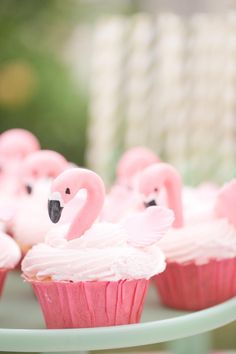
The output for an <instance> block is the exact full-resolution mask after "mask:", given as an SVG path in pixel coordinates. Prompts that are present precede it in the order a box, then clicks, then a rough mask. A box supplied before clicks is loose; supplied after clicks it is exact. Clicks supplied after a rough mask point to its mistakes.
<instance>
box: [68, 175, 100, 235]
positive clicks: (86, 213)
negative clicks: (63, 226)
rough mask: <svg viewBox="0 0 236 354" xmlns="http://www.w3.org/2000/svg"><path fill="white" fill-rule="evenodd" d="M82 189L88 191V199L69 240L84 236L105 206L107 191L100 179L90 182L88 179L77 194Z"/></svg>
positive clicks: (76, 219)
mask: <svg viewBox="0 0 236 354" xmlns="http://www.w3.org/2000/svg"><path fill="white" fill-rule="evenodd" d="M80 189H86V191H87V198H86V201H85V203H84V205H83V207H82V208H81V209H80V210H79V212H78V213H77V214H76V216H75V217H74V219H73V221H72V223H71V226H70V228H69V231H68V233H67V239H68V240H72V239H74V238H77V237H80V236H82V235H83V234H84V233H85V231H86V230H88V229H89V228H90V227H91V226H92V224H93V223H94V222H95V220H96V219H97V217H98V215H99V214H100V212H101V209H102V207H103V204H104V199H105V190H104V186H103V183H102V181H101V180H100V179H98V180H97V181H96V180H94V181H91V182H90V181H89V178H88V179H87V180H84V183H82V184H81V185H80V188H78V190H77V192H78V191H79V190H80Z"/></svg>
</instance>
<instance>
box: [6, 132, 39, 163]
mask: <svg viewBox="0 0 236 354" xmlns="http://www.w3.org/2000/svg"><path fill="white" fill-rule="evenodd" d="M39 149H40V145H39V142H38V140H37V138H36V137H35V136H34V135H33V134H32V133H30V132H29V131H27V130H24V129H10V130H7V131H5V132H4V133H2V134H1V135H0V156H1V157H4V158H6V159H13V160H15V159H16V160H23V159H24V158H25V157H26V156H27V155H29V154H31V153H32V152H34V151H37V150H39Z"/></svg>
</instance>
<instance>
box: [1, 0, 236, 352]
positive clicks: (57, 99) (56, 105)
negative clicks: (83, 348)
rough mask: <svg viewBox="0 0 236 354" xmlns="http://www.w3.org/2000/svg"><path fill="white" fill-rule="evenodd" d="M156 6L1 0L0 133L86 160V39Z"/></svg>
mask: <svg viewBox="0 0 236 354" xmlns="http://www.w3.org/2000/svg"><path fill="white" fill-rule="evenodd" d="M152 4H153V2H151V1H147V2H146V4H145V1H135V0H134V1H128V0H127V1H119V2H118V1H113V0H110V1H79V0H0V132H2V131H4V130H6V129H9V128H14V127H21V128H26V129H29V130H30V131H32V132H33V133H35V134H36V135H37V136H38V138H39V140H40V142H41V145H42V147H43V148H49V149H55V150H57V151H59V152H61V153H63V154H64V155H65V156H66V157H67V158H68V159H69V160H71V161H74V162H76V163H78V164H83V163H84V155H85V150H86V134H87V131H86V128H87V125H88V119H89V118H88V99H89V80H88V77H89V73H88V72H87V69H88V65H87V64H88V63H87V61H89V59H90V58H86V56H85V52H84V51H83V48H85V47H86V46H87V45H89V43H87V42H86V41H87V39H86V38H89V36H90V33H91V30H92V28H93V25H94V22H95V20H96V19H97V18H99V17H100V16H104V15H106V14H111V13H115V14H117V13H123V14H131V13H135V12H137V11H141V10H143V9H145V6H146V7H147V9H148V10H150V9H152ZM206 4H208V7H210V6H211V5H212V4H213V2H210V1H208V2H207V1H206V2H200V3H199V2H198V4H196V3H195V2H193V1H192V2H190V3H188V2H187V1H185V2H177V5H176V3H175V2H174V0H173V1H167V2H164V1H160V2H158V6H159V8H163V7H164V8H165V9H173V10H175V11H176V10H178V9H179V10H180V11H184V12H187V13H188V12H191V11H195V10H196V9H197V10H199V8H200V10H205V7H207V6H206ZM221 5H222V6H224V5H225V2H221ZM215 6H220V5H219V3H218V4H215ZM78 28H79V31H80V33H82V36H81V43H78V45H79V46H80V47H79V50H81V55H79V56H78V58H73V45H74V44H73V41H72V47H71V46H70V40H71V36H72V34H73V32H74V31H76V29H78ZM83 33H85V34H86V36H85V37H84V38H85V39H83ZM74 59H76V62H75V60H74ZM77 61H78V62H77ZM65 132H66V134H65ZM235 330H236V328H235V325H234V324H231V325H229V326H227V327H225V328H223V329H220V330H217V331H215V332H214V343H215V344H214V346H215V347H216V348H226V347H227V348H231V349H233V348H236V340H235ZM161 347H162V346H151V347H147V348H146V350H155V349H156V348H161ZM141 349H143V348H141Z"/></svg>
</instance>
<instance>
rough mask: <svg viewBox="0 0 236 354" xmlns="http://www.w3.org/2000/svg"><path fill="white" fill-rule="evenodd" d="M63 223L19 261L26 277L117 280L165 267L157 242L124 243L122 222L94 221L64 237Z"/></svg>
mask: <svg viewBox="0 0 236 354" xmlns="http://www.w3.org/2000/svg"><path fill="white" fill-rule="evenodd" d="M65 231H66V230H65V227H64V228H63V229H62V232H58V234H57V235H56V231H55V229H54V230H53V231H52V233H50V234H48V235H47V237H46V241H45V243H41V244H38V245H36V246H34V247H33V248H32V249H31V250H30V251H29V252H28V253H27V255H26V257H25V258H24V260H23V263H22V270H23V272H24V275H25V277H27V278H28V279H37V280H46V279H52V280H58V281H63V280H64V281H93V280H94V281H96V280H98V281H102V280H108V281H117V280H120V279H141V278H145V279H149V278H150V277H152V276H153V275H155V274H158V273H161V272H162V271H164V269H165V257H164V254H163V253H162V251H161V250H160V249H159V248H158V247H157V245H156V244H155V245H152V246H149V247H143V248H136V247H133V246H131V245H129V244H128V243H127V238H128V235H127V234H126V231H125V229H123V228H122V226H120V225H117V224H110V223H97V224H94V225H93V226H92V227H91V228H90V229H89V230H88V231H86V232H85V233H84V235H82V236H81V237H79V238H76V239H73V240H70V241H67V240H66V239H65V238H64V234H65Z"/></svg>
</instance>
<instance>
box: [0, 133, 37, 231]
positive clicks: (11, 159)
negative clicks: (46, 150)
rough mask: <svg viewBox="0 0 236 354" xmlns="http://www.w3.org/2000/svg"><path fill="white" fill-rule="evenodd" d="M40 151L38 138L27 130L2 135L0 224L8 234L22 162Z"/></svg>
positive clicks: (0, 148) (16, 197)
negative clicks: (31, 154)
mask: <svg viewBox="0 0 236 354" xmlns="http://www.w3.org/2000/svg"><path fill="white" fill-rule="evenodd" d="M39 149H40V145H39V142H38V140H37V138H36V137H35V136H34V135H33V134H32V133H30V132H29V131H27V130H24V129H10V130H7V131H5V132H3V133H2V134H0V223H1V224H2V225H5V229H6V230H7V233H10V231H11V230H10V228H9V227H8V222H9V221H10V220H11V219H12V217H13V215H14V213H15V211H16V209H17V204H18V200H19V195H20V179H19V173H20V168H21V164H22V161H23V160H24V158H25V157H26V156H28V155H29V154H30V153H32V152H34V151H37V150H39Z"/></svg>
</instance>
